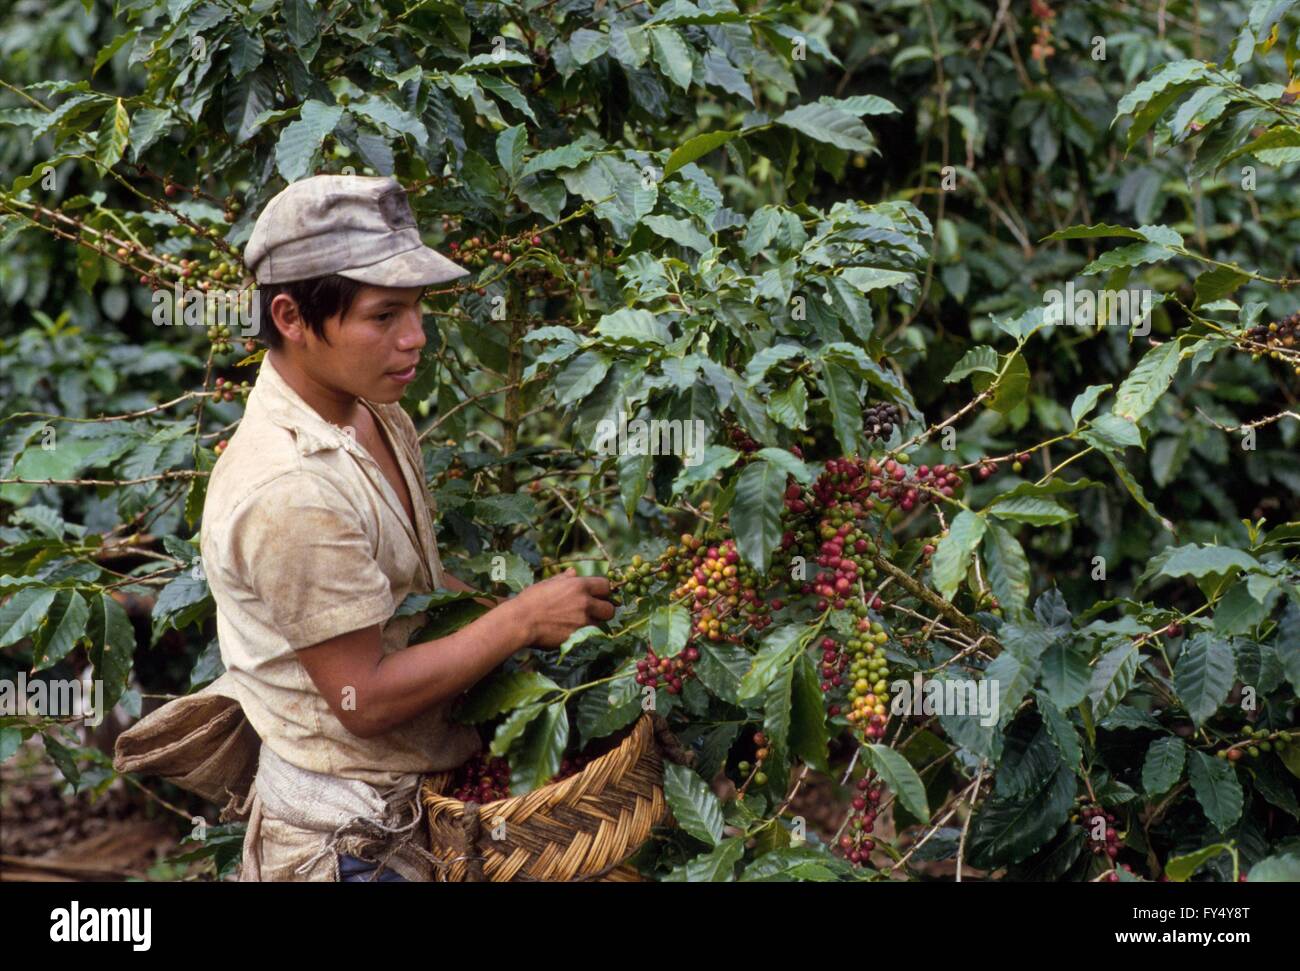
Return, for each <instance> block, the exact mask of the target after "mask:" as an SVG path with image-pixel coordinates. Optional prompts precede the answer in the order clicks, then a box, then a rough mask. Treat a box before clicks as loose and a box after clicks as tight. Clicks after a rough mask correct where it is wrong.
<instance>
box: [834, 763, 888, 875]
mask: <svg viewBox="0 0 1300 971" xmlns="http://www.w3.org/2000/svg"><path fill="white" fill-rule="evenodd" d="M879 805H880V782H879V780H877V778H876V774H875V773H874V772H872V771H870V770H868V771H867V773H866V775H864V776H862V778H860V779H859V780H858V781H857V792H856V793H855V794H854V796H853V803H852V806H853V811H852V815H851V816H850V818H849V823H848V829H849V832H847V833H844V834H843V835H842V836H840V840H839V850H840V852H841V853H842V854H843V855H844V858H845V859H846V860H848V861H849V862H850V863H852V864H853V865H854V866H868V865H870V863H871V851H872V850H874V849H875V848H876V841H875V839H874V838H873V837H872V836H871V834H872V833H873V832H875V829H876V811H877V808H878V807H879Z"/></svg>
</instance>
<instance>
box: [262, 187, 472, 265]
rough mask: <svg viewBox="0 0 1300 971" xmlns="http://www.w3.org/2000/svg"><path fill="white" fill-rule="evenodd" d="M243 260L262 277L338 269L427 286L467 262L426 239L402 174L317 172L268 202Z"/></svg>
mask: <svg viewBox="0 0 1300 971" xmlns="http://www.w3.org/2000/svg"><path fill="white" fill-rule="evenodd" d="M244 263H245V264H246V265H247V266H248V268H249V269H250V270H251V271H252V273H253V277H254V279H256V280H257V282H258V283H263V284H264V283H289V282H291V281H293V280H309V279H311V278H313V277H318V276H325V275H326V274H330V273H337V274H338V275H339V276H343V277H347V278H348V279H349V280H357V281H358V282H360V283H370V284H373V285H375V286H381V287H422V286H427V285H429V284H432V283H446V282H447V281H448V280H455V279H456V278H457V277H462V276H466V275H468V273H469V270H466V269H465V268H464V267H462V266H458V265H457V264H455V263H453V262H452V261H451V260H449V259H447V257H445V256H443V255H442V254H441V253H438V252H435V251H434V250H432V249H430V248H429V247H427V246H425V245H424V242H423V241H422V240H421V239H420V233H419V230H418V229H416V227H415V216H414V214H413V213H412V212H411V204H410V202H408V201H407V198H406V192H405V190H403V189H402V187H401V185H400V184H399V183H398V181H397V180H396V179H393V178H374V177H370V176H364V175H313V176H311V177H310V178H307V179H301V180H299V181H297V182H294V183H292V184H290V185H289V187H288V188H286V189H285V190H284V191H282V192H280V193H279V194H278V195H276V196H275V198H273V199H272V200H271V201H270V202H268V203H267V204H266V208H265V209H263V210H262V214H261V215H260V216H258V217H257V223H256V225H254V226H253V233H252V235H251V236H250V237H249V240H248V245H247V246H246V247H245V248H244Z"/></svg>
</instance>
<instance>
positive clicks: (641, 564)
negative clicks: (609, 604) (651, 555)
mask: <svg viewBox="0 0 1300 971" xmlns="http://www.w3.org/2000/svg"><path fill="white" fill-rule="evenodd" d="M667 566H668V564H667V561H666V560H661V562H660V564H659V565H656V564H655V563H651V562H650V561H649V560H647V559H646V558H645V557H643V556H641V555H640V554H637V555H636V556H633V557H632V559H631V561H630V562H629V563H628V565H627V566H626V567H622V568H619V567H611V568H610V570H609V582H610V586H611V587H613V588H615V589H618V590H620V591H622V592H623V593H626V594H629V595H631V596H633V597H636V596H640V595H642V594H647V593H649V592H650V589H651V587H652V586H653V584H654V581H655V577H656V575H657V574H658V573H660V572H662V571H665V570H666V569H667Z"/></svg>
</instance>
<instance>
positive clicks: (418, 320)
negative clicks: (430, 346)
mask: <svg viewBox="0 0 1300 971" xmlns="http://www.w3.org/2000/svg"><path fill="white" fill-rule="evenodd" d="M427 341H428V338H427V337H426V336H425V334H424V314H423V313H422V312H421V311H420V307H419V305H418V304H417V305H416V306H415V307H413V308H412V309H411V312H410V313H409V314H407V315H406V322H405V328H404V330H403V331H402V336H401V339H400V341H399V342H398V343H399V346H400V347H401V348H402V349H403V350H406V351H418V350H419V349H420V348H422V347H424V345H425V343H427Z"/></svg>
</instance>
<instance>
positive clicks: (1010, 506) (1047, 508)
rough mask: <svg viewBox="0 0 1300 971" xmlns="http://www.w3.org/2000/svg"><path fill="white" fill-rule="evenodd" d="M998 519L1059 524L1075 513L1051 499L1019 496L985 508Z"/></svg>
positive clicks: (1065, 521) (1039, 523)
mask: <svg viewBox="0 0 1300 971" xmlns="http://www.w3.org/2000/svg"><path fill="white" fill-rule="evenodd" d="M987 511H988V512H989V513H990V514H991V515H994V516H997V517H998V518H999V519H1009V520H1011V521H1012V522H1017V523H1028V524H1029V525H1031V526H1059V525H1061V524H1062V523H1068V522H1069V521H1070V520H1071V519H1074V518H1075V513H1074V512H1073V511H1071V510H1069V509H1066V508H1065V507H1064V506H1062V505H1061V504H1060V503H1058V502H1056V501H1055V500H1052V499H1042V498H1036V497H1034V496H1020V497H1017V498H1014V499H1005V500H1002V501H999V502H996V503H994V504H993V505H991V506H989V507H988V510H987Z"/></svg>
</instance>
